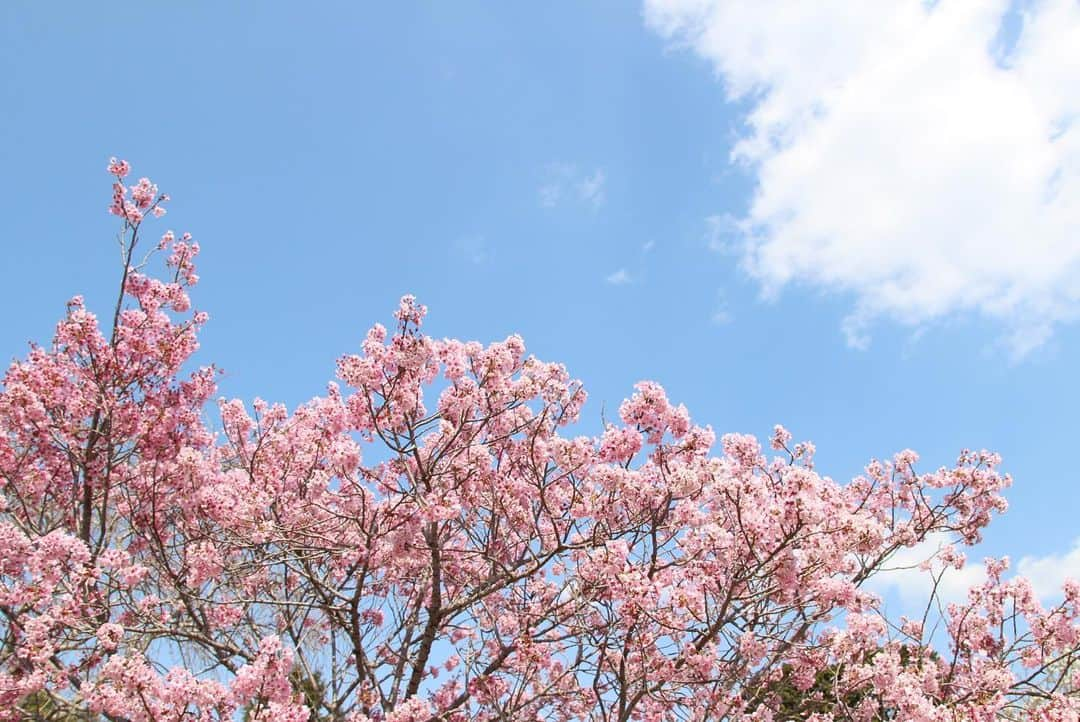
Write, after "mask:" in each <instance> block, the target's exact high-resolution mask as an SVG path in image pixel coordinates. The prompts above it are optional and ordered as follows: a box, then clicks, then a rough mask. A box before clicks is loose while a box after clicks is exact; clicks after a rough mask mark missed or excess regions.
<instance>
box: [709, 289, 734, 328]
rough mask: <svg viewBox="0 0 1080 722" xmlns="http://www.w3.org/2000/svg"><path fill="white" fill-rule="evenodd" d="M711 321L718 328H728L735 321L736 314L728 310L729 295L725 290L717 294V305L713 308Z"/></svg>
mask: <svg viewBox="0 0 1080 722" xmlns="http://www.w3.org/2000/svg"><path fill="white" fill-rule="evenodd" d="M711 320H712V322H713V323H714V324H716V325H717V326H726V325H727V324H729V323H731V322H732V321H734V320H735V314H733V313H732V312H731V309H729V308H728V302H727V295H726V294H725V293H724V292H723V290H720V291H717V293H716V305H715V306H714V307H713V312H712V318H711Z"/></svg>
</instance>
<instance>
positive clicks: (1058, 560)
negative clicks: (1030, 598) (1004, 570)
mask: <svg viewBox="0 0 1080 722" xmlns="http://www.w3.org/2000/svg"><path fill="white" fill-rule="evenodd" d="M1016 573H1017V574H1019V575H1020V576H1022V577H1027V578H1028V579H1029V580H1031V586H1033V587H1034V588H1035V593H1036V594H1038V595H1039V597H1041V598H1047V597H1058V596H1061V585H1062V584H1064V583H1065V580H1066V579H1076V580H1078V581H1080V538H1078V539H1076V540H1075V541H1074V542H1073V547H1072V549H1070V550H1069V551H1068V552H1066V553H1065V554H1062V555H1053V554H1050V555H1047V556H1045V557H1023V558H1021V559H1020V561H1019V562H1017V564H1016Z"/></svg>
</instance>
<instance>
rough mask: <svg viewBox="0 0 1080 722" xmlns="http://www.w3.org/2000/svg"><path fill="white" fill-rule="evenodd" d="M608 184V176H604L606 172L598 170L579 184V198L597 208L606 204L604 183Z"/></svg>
mask: <svg viewBox="0 0 1080 722" xmlns="http://www.w3.org/2000/svg"><path fill="white" fill-rule="evenodd" d="M606 182H607V176H606V175H604V171H602V170H600V169H597V170H595V171H593V173H592V175H590V176H588V177H586V178H582V179H581V180H580V181H579V182H578V185H577V188H578V196H579V197H580V198H581V200H583V201H585V202H586V203H588V204H590V205H592V206H593V207H597V206H599V205H601V204H602V203H603V202H604V183H606Z"/></svg>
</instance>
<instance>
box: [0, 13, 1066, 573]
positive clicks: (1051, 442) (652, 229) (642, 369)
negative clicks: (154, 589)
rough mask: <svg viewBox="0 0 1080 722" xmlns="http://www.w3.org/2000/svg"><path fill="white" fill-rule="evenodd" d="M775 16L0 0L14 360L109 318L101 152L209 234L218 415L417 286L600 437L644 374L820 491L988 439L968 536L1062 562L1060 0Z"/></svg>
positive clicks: (211, 354)
mask: <svg viewBox="0 0 1080 722" xmlns="http://www.w3.org/2000/svg"><path fill="white" fill-rule="evenodd" d="M721 5H725V7H724V8H722V7H721ZM726 5H731V6H733V7H735V8H736V9H735V10H730V13H733V14H731V15H729V14H728V13H729V10H728V9H726ZM774 5H777V7H774V8H772V10H771V11H770V12H771V14H770V12H763V11H759V10H755V9H754V7H755V5H754V4H745V3H729V4H723V3H720V4H715V3H709V2H674V1H673V2H663V1H662V0H655V1H650V2H649V3H647V4H646V5H645V6H644V7H643V6H639V5H636V4H634V3H628V2H614V1H610V2H608V1H597V2H591V3H570V2H551V3H532V4H509V3H507V4H503V3H471V2H465V3H453V4H449V3H442V4H440V3H415V4H411V3H395V4H386V5H380V6H378V7H376V6H375V5H374V4H360V3H348V2H327V3H319V4H314V5H307V6H304V7H301V6H300V5H296V4H285V3H253V2H250V3H211V2H190V3H183V4H176V5H170V6H165V5H161V4H155V3H137V4H136V3H118V4H114V5H112V6H110V7H111V9H109V10H108V11H105V10H104V9H103V8H102V7H101V6H97V5H94V4H88V3H86V4H84V3H71V4H70V5H69V6H68V7H66V9H65V11H64V12H63V13H58V12H55V10H54V9H51V8H49V6H48V5H45V4H42V3H34V2H20V1H13V2H8V3H4V4H3V6H2V7H0V132H2V137H3V138H4V142H3V143H0V159H2V161H3V164H4V167H5V168H6V169H7V172H6V173H4V174H3V179H2V180H0V193H2V197H3V198H4V200H5V206H6V208H5V213H3V214H2V215H0V238H2V239H3V241H0V243H2V244H3V251H4V253H3V257H4V267H5V273H4V279H5V282H4V283H3V284H0V304H2V306H3V307H4V308H6V309H8V313H7V314H6V315H5V318H6V321H5V323H4V325H3V327H2V333H0V354H2V355H3V356H4V357H5V358H8V359H10V358H14V357H17V356H21V355H22V354H23V353H24V352H25V349H26V343H27V342H28V341H30V340H39V341H43V340H46V339H47V338H48V336H49V334H50V332H51V329H52V326H53V324H54V323H55V321H56V319H57V318H58V317H59V316H60V315H61V314H62V312H63V308H64V301H65V300H66V299H67V298H68V297H70V296H71V295H73V294H75V293H82V294H84V295H85V296H86V297H87V299H88V303H89V304H90V305H91V306H92V307H94V308H96V309H98V310H99V311H101V310H102V309H104V308H106V304H107V301H108V299H109V297H110V294H111V292H112V291H111V289H112V288H113V287H114V285H115V282H116V277H117V273H118V267H117V263H116V261H117V258H116V255H117V254H116V252H115V246H114V242H113V235H114V232H115V223H114V219H113V218H111V217H110V216H108V215H107V214H106V212H105V208H106V206H107V203H108V196H109V187H108V184H109V179H108V177H107V176H106V174H105V172H104V167H105V164H106V161H107V159H108V157H109V156H110V155H120V156H122V157H125V158H128V159H129V160H130V161H131V162H132V164H133V166H134V173H135V175H136V176H140V175H149V176H150V177H151V178H152V179H153V180H154V181H155V182H157V183H158V184H159V185H160V186H161V188H162V190H164V191H166V192H168V193H170V194H171V195H172V197H173V198H174V200H173V202H172V203H171V207H170V212H169V215H168V216H167V217H166V218H165V219H163V221H160V222H158V224H159V226H160V227H161V228H162V229H164V228H165V227H172V228H175V229H176V230H177V231H183V230H188V231H191V232H192V233H193V234H194V236H195V238H196V239H197V240H199V241H200V242H201V244H202V247H203V256H202V264H201V268H200V274H201V276H202V279H203V281H202V282H201V283H200V285H199V287H198V288H197V289H196V293H195V303H196V306H197V307H198V308H200V309H204V310H206V311H208V312H209V313H210V316H211V322H210V324H209V325H208V327H207V329H206V331H205V333H204V335H203V337H202V350H201V352H200V353H201V357H200V360H201V361H203V362H206V363H210V362H213V363H216V364H218V365H220V366H221V367H223V368H224V369H225V371H226V376H225V377H224V379H223V383H222V391H223V393H224V394H226V395H230V396H240V397H244V398H251V397H253V396H256V395H258V396H262V397H265V398H268V399H271V400H281V401H284V402H286V403H288V404H290V405H295V404H296V403H299V402H301V401H303V400H305V399H307V398H309V397H311V396H312V395H315V394H318V393H321V392H322V390H323V389H324V388H325V384H326V382H327V381H328V380H329V379H331V377H332V375H333V363H334V359H335V358H336V357H337V356H339V355H341V354H343V353H346V352H353V351H355V350H356V349H357V348H358V346H359V342H360V340H361V339H362V337H363V334H364V332H365V330H366V328H367V327H368V326H369V325H370V324H371V323H372V322H375V321H381V322H387V320H388V319H389V314H390V312H391V311H392V310H393V308H394V307H395V305H396V301H397V298H398V297H399V296H400V295H402V294H403V293H415V294H416V295H417V296H418V297H419V298H420V300H421V301H422V302H424V303H426V304H427V305H428V306H429V308H430V314H429V324H428V329H429V331H430V332H431V333H432V334H434V335H437V336H454V337H459V338H469V339H472V338H475V339H479V340H485V341H488V340H494V339H499V338H503V337H505V336H506V335H507V334H510V333H513V332H517V333H520V334H521V335H522V336H523V337H524V338H525V340H526V343H527V344H528V346H529V348H530V350H532V351H533V352H534V353H536V354H537V355H538V356H540V357H542V358H545V359H548V360H558V361H562V362H564V363H566V364H567V366H568V367H569V369H570V371H571V372H572V373H573V374H574V375H575V376H577V377H579V378H581V379H582V380H583V381H584V382H585V383H586V387H587V388H588V390H589V392H590V398H591V401H590V404H589V406H588V407H587V408H586V418H587V419H589V418H591V420H592V422H593V425H594V427H595V428H596V429H599V426H600V414H601V410H602V409H603V408H604V407H605V406H606V408H607V409H609V410H611V409H613V408H614V407H616V406H617V405H618V403H619V401H620V400H621V399H622V398H623V397H624V396H625V395H627V394H628V393H629V392H630V390H631V386H632V384H633V383H634V382H635V381H637V380H640V379H645V378H649V379H655V380H657V381H659V382H661V383H662V384H663V385H664V386H665V387H666V388H667V389H668V392H669V395H670V396H671V397H673V398H674V399H675V400H677V401H681V402H684V403H686V404H687V406H688V407H689V408H690V410H691V413H692V414H693V416H694V418H695V419H696V420H697V421H699V422H703V423H709V424H711V425H713V427H714V428H715V429H717V430H718V431H719V432H727V431H740V432H751V433H755V434H758V435H761V436H764V435H766V434H767V433H768V432H769V430H770V429H771V427H772V425H773V424H774V423H783V424H785V425H786V426H788V427H789V428H790V429H791V430H792V431H793V433H794V434H795V435H796V437H797V438H802V439H812V440H813V441H814V442H815V443H816V444H817V446H818V450H819V453H818V461H819V470H821V471H822V472H823V473H827V474H829V475H832V476H834V477H836V478H848V477H850V476H852V475H853V474H855V473H858V471H859V470H860V468H861V467H862V465H863V464H864V463H865V462H866V461H867V460H868V459H869V458H871V457H874V456H878V457H881V456H886V455H890V454H891V453H893V452H894V451H898V450H900V449H902V448H906V447H910V448H914V449H916V450H917V451H919V452H920V454H921V455H922V457H923V460H924V464H925V466H926V467H927V468H931V467H936V466H938V465H942V464H948V463H950V462H952V461H953V460H954V459H955V456H956V454H957V452H958V451H959V450H960V449H961V448H964V447H973V448H991V449H995V450H997V451H1000V452H1001V453H1002V454H1003V455H1004V457H1005V466H1006V469H1007V470H1008V471H1010V472H1011V473H1012V474H1013V475H1014V476H1015V478H1016V483H1015V486H1014V488H1013V490H1012V492H1011V494H1010V500H1011V503H1012V509H1011V511H1010V512H1009V513H1008V514H1007V515H1006V516H1004V517H1002V518H1000V519H998V520H997V521H996V522H995V524H994V525H993V526H992V528H991V530H990V532H989V534H988V538H987V542H986V544H985V545H984V549H985V551H986V552H987V553H994V554H1000V553H1009V554H1012V555H1013V556H1014V557H1015V558H1018V557H1021V556H1024V555H1030V556H1033V557H1054V556H1055V555H1058V556H1060V555H1064V554H1066V553H1067V552H1069V550H1070V549H1071V548H1072V546H1073V543H1074V538H1075V537H1077V535H1078V534H1080V532H1078V531H1077V524H1076V515H1077V511H1078V510H1080V491H1078V488H1080V487H1078V478H1077V477H1078V472H1077V471H1076V467H1075V466H1074V465H1073V459H1072V457H1073V454H1072V450H1073V449H1074V448H1075V444H1076V431H1077V420H1076V419H1077V414H1076V409H1077V408H1078V406H1080V384H1078V383H1077V380H1076V373H1075V370H1076V368H1077V367H1078V361H1080V336H1078V335H1077V330H1076V328H1075V326H1074V325H1073V324H1072V321H1073V319H1074V318H1075V317H1076V315H1077V311H1078V310H1080V303H1078V302H1077V299H1078V298H1080V289H1078V287H1077V285H1076V281H1075V279H1076V278H1077V277H1078V275H1077V273H1075V271H1077V270H1078V269H1080V265H1078V263H1080V262H1078V260H1077V259H1078V257H1080V238H1078V236H1077V231H1078V229H1080V224H1078V223H1077V220H1078V219H1080V213H1078V212H1077V208H1076V204H1075V203H1073V202H1066V201H1064V200H1062V201H1059V200H1057V198H1058V194H1059V193H1061V191H1062V188H1064V189H1065V190H1068V189H1069V188H1071V187H1073V186H1070V185H1069V184H1070V183H1075V181H1076V178H1077V177H1078V176H1080V162H1078V161H1077V158H1078V157H1080V153H1078V152H1077V151H1076V148H1078V147H1080V143H1078V142H1077V133H1076V132H1075V131H1074V130H1073V128H1072V127H1071V125H1070V123H1071V121H1062V120H1061V119H1062V118H1070V117H1072V116H1070V115H1069V114H1068V112H1067V111H1070V110H1074V109H1076V108H1077V99H1076V97H1075V96H1070V95H1068V93H1065V94H1062V93H1057V94H1055V92H1052V89H1053V88H1057V87H1066V88H1072V89H1073V90H1071V91H1068V92H1071V93H1075V88H1076V87H1080V86H1078V85H1077V83H1072V84H1071V85H1070V84H1069V83H1065V84H1064V85H1062V84H1061V81H1062V80H1069V79H1070V77H1072V76H1070V77H1065V78H1063V77H1061V76H1060V73H1064V72H1076V74H1077V77H1080V71H1078V70H1076V68H1080V61H1078V62H1076V63H1075V64H1074V65H1068V64H1067V63H1066V64H1065V65H1064V66H1062V64H1061V62H1059V61H1060V60H1061V59H1062V58H1063V57H1066V59H1069V60H1070V61H1072V60H1077V59H1076V58H1075V57H1073V56H1075V52H1074V53H1073V56H1069V55H1068V53H1069V51H1068V50H1067V48H1068V47H1070V46H1069V45H1068V44H1067V43H1066V42H1065V41H1064V40H1063V39H1062V38H1060V37H1059V35H1061V34H1062V33H1066V29H1067V28H1072V30H1071V31H1069V32H1075V28H1080V20H1078V19H1077V18H1076V15H1077V14H1080V11H1077V10H1076V8H1077V7H1078V6H1076V5H1075V4H1073V5H1072V6H1071V7H1070V6H1069V5H1068V4H1067V3H1065V4H1063V3H1060V2H1059V3H1054V2H1046V3H1040V4H1023V5H1018V4H1015V3H1014V4H1012V5H1009V4H1008V3H998V4H994V3H988V4H987V7H988V8H989V10H987V11H985V12H984V13H983V14H982V15H980V16H978V17H975V16H973V15H970V14H969V15H963V14H962V13H961V14H960V15H958V16H950V15H948V12H951V10H950V7H956V6H957V4H956V3H948V2H944V0H943V2H942V3H939V5H941V6H945V7H944V8H943V9H942V8H928V7H926V6H924V5H923V4H922V3H912V7H910V8H908V9H907V11H906V12H907V15H904V16H902V17H901V16H897V17H893V18H885V19H884V20H883V19H882V18H879V17H875V16H873V15H872V13H880V12H881V9H880V8H877V9H873V10H867V11H865V13H864V15H865V17H863V16H859V17H856V18H855V19H853V20H849V19H848V18H847V16H846V15H845V19H844V20H843V22H840V21H839V20H838V18H839V16H837V15H836V14H835V10H836V9H835V8H832V9H831V10H830V9H829V8H830V7H831V5H830V4H826V5H823V6H821V9H820V10H819V11H818V16H816V17H813V18H803V19H802V20H805V22H802V21H800V22H792V21H790V18H788V16H786V15H784V14H783V11H784V8H782V7H779V5H783V3H782V2H781V3H778V4H777V3H774ZM833 5H834V4H833ZM826 6H828V7H826ZM798 7H799V4H798V3H796V4H793V5H792V6H791V7H790V8H788V10H791V11H792V12H796V13H797V12H807V11H806V10H805V7H809V6H805V7H804V8H803V9H800V10H795V9H794V8H798ZM740 8H741V9H740ZM830 12H833V15H829V13H830ZM739 13H742V15H740V14H739ZM1024 13H1026V15H1024ZM1055 13H1056V14H1055ZM855 15H857V16H858V15H859V13H855ZM1017 17H1024V18H1026V23H1027V24H1023V23H1020V24H1019V25H1018V24H1017V23H1018V21H1017ZM796 19H797V18H796ZM1065 21H1067V22H1065ZM860 23H862V24H861V25H860ZM995 23H996V24H995ZM1069 23H1072V25H1070V24H1069ZM793 27H794V30H793V29H792V28H793ZM1018 27H1019V29H1018ZM725 28H728V29H726V30H725ZM736 28H741V31H737V30H736ZM880 28H886V29H889V32H888V33H885V34H884V35H882V34H881V32H884V31H881V32H879V30H878V29H880ZM793 32H794V33H797V35H796V36H794V37H795V42H789V40H791V36H790V33H793ZM785 33H788V34H789V35H785ZM875 33H877V34H876V35H875ZM950 33H951V34H950ZM1017 36H1018V37H1019V42H1016V40H1015V38H1016V37H1017ZM1003 37H1005V38H1006V39H1007V41H1008V45H1009V47H1006V48H1004V49H1002V47H1001V43H1002V42H1003V41H1002V40H1001V38H1003ZM867 38H869V40H868V39H867ZM991 41H993V42H991ZM1013 43H1016V47H1015V49H1014V48H1013V47H1012V44H1013ZM1071 47H1076V46H1071ZM876 48H886V49H888V48H901V49H906V50H912V49H913V50H912V52H909V53H906V54H905V53H904V52H897V53H895V54H893V55H894V56H895V57H896V58H899V60H897V62H896V63H895V64H894V65H890V66H889V67H890V68H891V69H890V70H888V71H887V72H886V71H882V70H880V68H881V67H882V65H881V64H880V63H875V62H874V60H875V56H874V55H873V53H875V52H878V51H877V50H876ZM1063 48H1064V49H1063ZM793 53H795V55H793ZM799 53H801V55H800V54H799ZM1063 53H1064V54H1065V55H1063ZM984 56H985V58H989V60H988V61H987V62H985V63H984V62H983V59H984ZM890 57H892V55H891V56H890ZM904 58H917V59H918V60H914V59H913V60H910V63H909V65H906V66H905V65H904V62H906V61H904ZM924 59H928V60H924ZM935 63H937V65H935ZM894 66H895V67H894ZM1061 67H1065V68H1066V69H1065V70H1061V69H1060V68H1061ZM972 68H975V69H976V70H974V71H973V70H972ZM1049 68H1053V70H1049ZM1070 68H1071V69H1072V70H1070ZM882 73H884V75H883V74H882ZM1054 73H1059V75H1054ZM952 77H956V78H963V79H964V82H963V84H962V86H957V87H960V88H962V92H960V91H955V89H951V88H950V87H949V86H948V84H947V82H946V81H948V79H949V78H952ZM939 79H944V80H941V81H940V83H939ZM984 81H985V82H984ZM923 91H925V92H923ZM958 92H960V95H961V96H962V95H963V93H968V92H970V93H971V97H957V93H958ZM860 93H862V95H860ZM1018 99H1019V100H1018ZM1024 103H1027V105H1024ZM954 104H955V105H954ZM1018 104H1019V105H1018ZM999 105H1000V106H1001V107H999ZM1004 107H1007V108H1011V109H1015V108H1017V107H1019V108H1020V109H1021V110H1024V109H1025V108H1026V109H1027V110H1026V111H1024V112H1021V110H1017V111H1016V112H1009V113H1006V112H1002V108H1004ZM806 108H809V109H811V112H809V113H808V114H807V113H801V110H800V109H806ZM882 108H884V109H885V110H889V109H890V108H893V109H894V110H896V112H889V113H888V114H887V117H886V116H884V115H877V114H878V113H879V112H884V111H882V110H881V109H882ZM972 113H978V114H981V115H976V116H972ZM808 117H809V118H810V120H806V118H808ZM973 117H974V118H984V119H985V122H983V121H982V120H980V121H979V122H977V123H976V122H974V121H971V118H973ZM928 119H930V120H933V123H926V122H925V121H927V120H928ZM930 126H932V127H934V128H935V129H937V130H934V131H933V132H931V131H926V130H925V128H927V127H930ZM950 128H952V129H953V130H952V131H950V130H949V129H950ZM950 132H953V133H954V134H953V135H949V133H950ZM1032 159H1035V160H1032ZM987 168H992V169H1000V171H1001V172H1000V173H997V174H995V173H993V172H987V170H986V169H987ZM1044 176H1045V177H1044ZM1002 179H1003V180H1002ZM1006 183H1007V184H1008V185H1003V184H1006ZM995 184H997V185H995ZM1055 184H1056V185H1055ZM876 192H878V193H879V195H876V196H875V195H873V194H874V193H876ZM1066 195H1067V194H1066ZM1017 269H1020V270H1017ZM1077 561H1078V563H1080V559H1078V560H1077ZM1063 563H1064V562H1063Z"/></svg>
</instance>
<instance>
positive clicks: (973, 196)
mask: <svg viewBox="0 0 1080 722" xmlns="http://www.w3.org/2000/svg"><path fill="white" fill-rule="evenodd" d="M1009 6H1010V3H1007V2H986V3H977V2H975V3H973V2H936V3H929V2H923V1H922V0H905V1H904V2H898V3H875V2H865V3H851V2H847V1H846V0H824V1H823V2H817V3H805V2H800V1H799V0H775V1H773V2H750V1H743V2H740V1H738V0H646V2H645V18H646V22H647V24H648V25H649V26H650V27H651V28H652V29H654V30H655V31H656V32H658V33H659V34H660V35H662V36H663V37H665V38H667V39H669V40H670V41H671V42H672V43H674V44H676V45H678V46H681V47H688V48H691V49H692V50H693V51H694V52H696V53H697V54H698V55H700V56H701V57H703V58H705V59H707V60H708V61H710V62H711V63H712V65H713V66H714V68H715V69H716V71H717V74H718V76H719V77H720V78H721V79H722V81H723V89H724V92H725V93H726V95H727V96H728V98H729V99H731V100H732V101H739V102H741V103H743V104H744V107H747V108H748V111H747V113H746V116H745V125H744V127H745V128H746V129H747V131H746V132H745V133H744V134H743V136H742V137H741V138H740V140H739V141H738V143H737V144H736V146H735V148H734V151H733V154H732V157H733V160H734V161H735V162H736V163H738V164H741V165H742V166H743V167H744V168H745V169H746V170H748V171H749V172H750V173H752V174H753V176H754V179H755V192H754V195H753V198H752V200H751V203H750V205H749V208H748V210H747V211H746V212H745V214H743V215H741V216H740V217H738V218H735V219H728V218H719V219H715V220H714V226H713V230H714V231H720V232H719V233H717V234H716V236H715V240H716V245H717V246H719V247H722V248H724V249H726V250H729V251H731V252H734V253H736V254H737V255H738V256H739V258H740V260H741V265H742V268H743V269H744V270H745V272H746V273H747V274H749V275H750V276H751V277H752V278H754V279H756V280H757V281H758V282H759V283H760V285H761V287H762V289H763V290H764V291H765V292H766V293H777V292H779V291H780V290H781V289H783V288H785V287H788V286H792V285H801V286H809V287H813V288H818V289H823V290H826V291H830V292H834V293H837V294H839V295H841V296H842V297H846V298H850V299H851V300H852V305H851V312H850V314H849V316H848V318H847V319H846V321H845V322H844V333H845V335H846V336H847V338H848V341H849V343H850V344H851V345H852V346H854V347H856V348H865V347H866V346H867V345H868V344H869V342H870V334H869V332H870V330H871V328H872V326H873V325H874V323H875V321H877V320H879V319H892V320H893V321H897V322H899V323H902V324H907V325H911V326H915V327H918V326H921V325H924V324H925V323H927V322H933V321H935V320H937V319H942V318H945V317H947V316H950V315H955V314H958V313H970V312H974V313H975V314H977V315H981V316H984V317H986V318H989V319H991V320H994V321H996V322H997V323H998V324H999V325H1000V326H1001V327H1002V328H1003V334H1002V335H1003V340H1004V341H1005V342H1006V343H1007V345H1008V347H1009V349H1010V350H1011V352H1012V353H1013V354H1015V355H1016V356H1022V355H1024V354H1025V353H1028V352H1029V351H1031V350H1032V349H1033V348H1035V347H1038V346H1039V345H1040V344H1042V343H1043V342H1045V341H1046V339H1047V338H1049V337H1050V336H1051V334H1052V332H1053V328H1054V327H1055V326H1056V325H1059V324H1061V323H1066V322H1071V321H1074V320H1076V319H1078V318H1080V122H1078V121H1080V93H1077V92H1076V90H1075V89H1076V88H1077V87H1078V86H1080V54H1078V53H1077V52H1076V48H1077V47H1080V4H1078V3H1076V2H1075V0H1045V1H1044V2H1038V3H1023V13H1022V18H1021V17H1020V14H1019V13H1016V12H1012V13H1011V14H1010V11H1009V10H1008V8H1009ZM1014 40H1015V42H1014ZM809 59H813V60H812V61H809Z"/></svg>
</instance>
